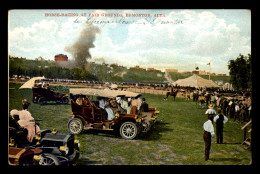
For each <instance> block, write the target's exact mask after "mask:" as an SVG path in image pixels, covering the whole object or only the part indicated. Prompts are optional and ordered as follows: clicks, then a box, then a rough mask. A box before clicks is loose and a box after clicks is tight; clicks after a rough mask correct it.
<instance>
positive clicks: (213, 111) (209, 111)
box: [205, 104, 217, 115]
mask: <svg viewBox="0 0 260 174" xmlns="http://www.w3.org/2000/svg"><path fill="white" fill-rule="evenodd" d="M205 114H207V115H209V114H210V115H215V114H217V112H216V110H215V109H213V105H212V104H209V106H208V109H207V110H206V112H205Z"/></svg>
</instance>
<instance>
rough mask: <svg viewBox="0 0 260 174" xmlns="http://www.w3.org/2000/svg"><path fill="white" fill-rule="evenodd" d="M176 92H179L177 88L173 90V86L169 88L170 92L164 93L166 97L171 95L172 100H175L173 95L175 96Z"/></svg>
mask: <svg viewBox="0 0 260 174" xmlns="http://www.w3.org/2000/svg"><path fill="white" fill-rule="evenodd" d="M178 92H179V91H178V89H177V90H173V88H172V89H171V92H167V93H166V99H168V96H169V95H170V96H173V98H174V101H175V97H176V95H177V93H178Z"/></svg>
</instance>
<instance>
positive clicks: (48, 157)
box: [39, 153, 60, 166]
mask: <svg viewBox="0 0 260 174" xmlns="http://www.w3.org/2000/svg"><path fill="white" fill-rule="evenodd" d="M39 165H41V166H54V165H60V161H59V159H58V158H57V157H56V156H55V155H52V154H50V153H44V154H42V157H41V159H40V161H39Z"/></svg>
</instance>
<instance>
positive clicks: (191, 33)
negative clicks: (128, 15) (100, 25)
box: [106, 10, 251, 69]
mask: <svg viewBox="0 0 260 174" xmlns="http://www.w3.org/2000/svg"><path fill="white" fill-rule="evenodd" d="M176 19H179V20H182V19H183V24H172V25H170V24H159V23H157V24H154V25H152V24H149V23H146V24H145V25H142V24H130V25H129V27H128V38H127V39H126V41H125V43H124V44H123V45H121V49H119V50H118V49H114V50H116V51H121V53H124V54H121V55H120V56H122V57H121V59H127V57H129V54H132V53H133V52H136V53H138V52H139V53H141V54H136V55H138V56H137V57H136V58H137V59H138V60H137V61H136V62H138V63H139V65H141V64H152V63H158V64H159V63H164V64H165V63H167V62H168V61H171V62H172V64H179V65H181V64H182V63H184V64H185V63H190V62H194V63H197V64H198V63H199V64H200V63H201V64H206V63H207V61H208V59H209V58H211V59H213V60H214V59H224V60H225V62H227V61H228V59H229V58H230V57H232V56H237V55H239V53H240V52H241V51H242V52H244V54H247V53H248V52H250V47H251V45H250V40H251V39H250V38H247V37H245V36H242V35H241V33H240V29H239V28H238V26H237V25H236V24H229V25H228V24H226V22H225V20H224V19H222V18H218V17H217V16H216V15H215V14H213V13H212V12H208V11H204V12H196V11H191V10H184V11H180V12H171V13H170V14H169V15H168V16H167V18H164V19H163V20H171V21H175V20H176ZM158 20H159V19H158ZM138 22H140V23H141V22H144V19H141V20H139V21H138ZM106 41H107V39H106ZM106 43H108V42H106ZM109 45H110V47H111V48H113V43H112V42H109ZM114 50H113V49H112V50H111V52H113V51H114ZM111 55H112V54H111ZM224 56H226V57H224ZM124 57H125V58H124ZM158 57H160V58H159V59H158ZM221 66H222V67H223V66H225V65H221ZM226 69H227V68H226Z"/></svg>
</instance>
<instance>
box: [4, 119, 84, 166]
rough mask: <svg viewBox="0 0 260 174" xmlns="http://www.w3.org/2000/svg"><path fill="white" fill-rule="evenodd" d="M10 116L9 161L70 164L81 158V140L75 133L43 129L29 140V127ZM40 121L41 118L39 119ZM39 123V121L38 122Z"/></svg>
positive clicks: (14, 162)
mask: <svg viewBox="0 0 260 174" xmlns="http://www.w3.org/2000/svg"><path fill="white" fill-rule="evenodd" d="M17 118H18V117H17V115H14V116H13V117H11V116H9V154H8V156H9V163H10V164H11V165H64V164H66V165H70V164H73V163H75V162H76V160H77V159H78V158H79V155H80V152H79V146H80V143H79V140H76V139H75V138H74V135H73V134H69V133H68V134H64V133H57V131H56V130H55V129H54V130H53V131H50V130H48V129H44V130H41V131H39V132H37V133H36V135H35V136H34V138H33V141H32V142H31V143H30V142H29V141H27V139H26V136H27V134H28V131H27V129H25V128H23V127H20V125H19V124H18V123H17V120H18V119H17ZM38 121H40V120H38ZM36 124H38V125H39V123H36Z"/></svg>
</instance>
